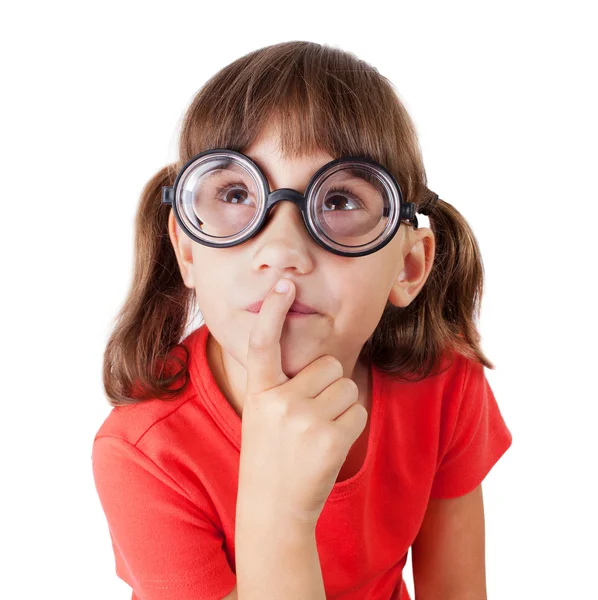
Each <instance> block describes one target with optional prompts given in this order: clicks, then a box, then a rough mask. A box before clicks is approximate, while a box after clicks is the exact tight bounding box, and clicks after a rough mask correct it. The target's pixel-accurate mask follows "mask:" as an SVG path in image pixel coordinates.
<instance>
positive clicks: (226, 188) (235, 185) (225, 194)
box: [215, 181, 251, 206]
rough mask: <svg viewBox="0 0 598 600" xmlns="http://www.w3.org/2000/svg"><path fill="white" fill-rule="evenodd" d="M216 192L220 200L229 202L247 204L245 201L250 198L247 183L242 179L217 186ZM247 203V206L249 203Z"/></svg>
mask: <svg viewBox="0 0 598 600" xmlns="http://www.w3.org/2000/svg"><path fill="white" fill-rule="evenodd" d="M233 190H234V191H233ZM215 194H216V198H218V200H221V201H222V202H226V203H227V204H245V201H246V200H248V199H249V192H248V191H247V189H246V187H245V184H243V183H241V182H240V181H237V182H232V181H231V182H228V183H226V184H225V185H223V186H222V187H218V188H216V190H215ZM245 205H246V206H247V204H245ZM249 205H251V204H249Z"/></svg>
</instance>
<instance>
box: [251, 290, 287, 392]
mask: <svg viewBox="0 0 598 600" xmlns="http://www.w3.org/2000/svg"><path fill="white" fill-rule="evenodd" d="M281 281H285V282H286V283H287V284H288V286H289V288H290V289H289V290H288V291H287V292H286V293H285V292H283V293H280V292H277V291H276V286H275V287H274V288H272V289H271V290H270V293H269V294H268V295H267V296H266V298H265V299H264V302H263V304H262V307H261V309H260V312H259V313H258V315H257V319H256V322H255V323H254V325H253V328H252V330H251V333H250V334H249V347H248V348H247V387H246V390H245V391H246V394H259V393H261V392H264V391H266V390H269V389H271V388H273V387H276V386H278V385H282V384H283V383H284V382H285V381H288V380H289V378H288V377H287V376H286V375H285V374H284V372H283V370H282V358H281V351H280V337H281V335H282V328H283V326H284V322H285V319H286V316H287V313H288V311H289V308H290V307H291V304H293V300H294V299H295V286H294V285H293V283H291V281H289V280H288V279H282V280H281ZM279 283H280V282H279ZM277 285H278V284H277Z"/></svg>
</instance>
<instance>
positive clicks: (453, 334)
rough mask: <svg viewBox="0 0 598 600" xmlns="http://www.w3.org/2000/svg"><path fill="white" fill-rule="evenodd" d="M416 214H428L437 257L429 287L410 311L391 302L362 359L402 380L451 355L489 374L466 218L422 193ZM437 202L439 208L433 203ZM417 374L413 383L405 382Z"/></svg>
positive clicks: (477, 267) (478, 276)
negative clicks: (479, 327)
mask: <svg viewBox="0 0 598 600" xmlns="http://www.w3.org/2000/svg"><path fill="white" fill-rule="evenodd" d="M421 196H422V197H421V201H420V202H418V203H417V204H418V207H417V208H416V210H417V212H421V213H427V212H428V210H429V211H430V213H429V219H430V228H431V229H432V231H433V232H434V236H435V242H436V254H435V257H434V264H433V266H432V269H431V271H430V274H429V276H428V279H427V281H426V283H425V284H424V286H423V288H422V289H421V291H420V292H419V294H418V295H417V296H416V297H415V298H414V300H413V301H412V302H411V303H410V304H409V305H408V306H406V307H403V308H400V307H396V306H394V305H392V304H391V303H390V302H387V305H386V307H385V309H384V312H383V314H382V318H381V320H380V323H379V324H378V326H377V327H376V330H375V331H374V333H373V334H372V336H371V337H370V339H369V340H368V341H367V342H366V344H365V345H364V347H363V348H362V353H361V354H362V356H364V357H365V358H366V359H368V360H371V361H372V362H373V363H374V364H376V366H377V367H378V368H379V369H380V370H382V371H385V372H387V373H391V374H393V375H395V376H396V377H398V378H400V379H406V380H409V381H420V380H421V379H424V378H425V377H428V376H429V375H430V374H431V373H437V372H438V371H437V368H438V367H439V366H440V365H441V364H443V363H442V361H441V359H442V358H443V357H445V356H450V355H451V354H452V353H453V352H456V353H459V354H462V355H464V356H466V357H468V358H470V359H472V360H474V361H476V362H480V363H482V364H483V365H484V366H485V367H487V368H489V369H494V368H495V367H494V365H493V364H492V363H491V362H490V360H489V359H488V358H487V357H486V355H485V354H484V352H483V351H482V349H481V347H480V339H481V336H480V333H479V332H478V329H477V324H476V321H477V320H478V319H479V311H480V303H481V298H482V294H483V285H484V266H483V262H482V255H481V253H480V249H479V246H478V243H477V240H476V238H475V235H474V233H473V231H472V229H471V227H470V226H469V224H468V223H467V221H466V220H465V218H464V217H463V215H462V214H461V213H460V212H459V211H458V210H457V209H456V208H455V207H454V206H452V205H451V204H449V203H448V202H444V201H443V200H441V199H440V198H437V196H436V194H434V193H433V192H431V191H430V190H429V189H427V188H424V192H423V193H422V194H421ZM434 201H435V202H434ZM406 374H413V375H415V377H411V376H409V377H404V375H406Z"/></svg>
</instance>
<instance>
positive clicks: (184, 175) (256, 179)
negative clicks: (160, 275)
mask: <svg viewBox="0 0 598 600" xmlns="http://www.w3.org/2000/svg"><path fill="white" fill-rule="evenodd" d="M282 200H288V201H289V202H293V203H294V204H295V205H296V206H297V207H298V208H299V209H300V210H301V214H302V216H303V221H304V223H305V226H306V227H307V230H308V232H309V233H310V235H311V237H312V238H313V239H314V240H315V242H316V243H317V244H319V245H320V246H321V247H322V248H324V249H326V250H328V251H329V252H332V253H334V254H338V255H339V256H355V257H357V256H365V255H366V254H372V253H373V252H376V251H378V250H380V249H381V248H383V247H384V246H386V244H388V243H389V242H390V240H391V239H392V238H393V236H394V235H395V234H396V232H397V231H398V229H399V226H400V224H401V221H404V222H407V223H409V224H412V225H413V226H414V227H415V228H416V229H417V226H418V224H417V217H416V216H415V204H414V203H412V202H403V195H402V193H401V188H400V187H399V184H398V183H397V181H396V179H395V178H394V177H393V176H392V174H391V173H390V172H389V171H388V170H387V169H385V168H384V167H383V166H382V165H380V164H378V163H376V162H374V161H372V160H369V159H366V158H361V157H356V156H343V157H341V158H337V159H335V160H332V161H330V162H329V163H327V164H325V165H324V166H322V167H321V168H320V169H319V170H318V171H317V172H316V173H315V174H314V175H313V177H312V178H311V180H310V181H309V184H308V185H307V188H306V190H305V194H301V193H300V192H298V191H297V190H292V189H289V188H281V189H278V190H275V191H270V188H269V186H268V180H267V178H266V177H265V176H264V174H263V173H262V171H261V170H260V168H259V167H258V166H257V165H256V164H255V163H254V162H253V161H252V160H251V159H250V158H249V157H248V156H245V155H244V154H242V153H240V152H236V151H234V150H228V149H225V148H216V149H213V150H207V151H205V152H202V153H200V154H197V155H196V156H194V157H193V158H192V159H190V160H189V161H187V163H185V165H184V166H183V167H182V169H181V170H180V172H179V174H178V175H177V177H176V180H175V182H174V185H173V186H172V187H167V186H164V187H163V188H162V203H163V204H170V205H172V207H173V210H174V215H175V218H176V220H177V222H178V224H179V225H180V227H181V229H182V230H183V231H184V232H185V233H186V234H187V235H188V236H189V237H190V238H191V239H193V240H195V241H196V242H199V243H200V244H203V245H205V246H210V247H211V248H228V247H230V246H236V245H238V244H242V243H243V242H246V241H247V240H249V239H251V238H252V237H254V236H255V235H257V234H258V233H259V232H260V231H261V229H262V227H264V225H265V222H266V219H267V216H268V214H269V212H270V209H271V208H272V207H273V206H274V205H275V204H276V203H277V202H280V201H282Z"/></svg>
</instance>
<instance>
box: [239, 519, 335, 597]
mask: <svg viewBox="0 0 598 600" xmlns="http://www.w3.org/2000/svg"><path fill="white" fill-rule="evenodd" d="M235 527H236V529H235V560H236V571H237V573H236V575H237V593H238V596H239V600H263V599H264V598H268V599H269V600H295V599H297V600H305V599H306V598H309V599H310V600H326V595H325V593H324V581H323V579H322V569H321V567H320V558H319V556H318V550H317V546H316V533H315V528H314V527H311V526H310V527H301V526H297V525H293V526H291V525H290V524H288V523H285V524H281V523H279V522H275V521H272V520H267V519H261V520H256V519H254V518H251V517H247V518H244V517H243V516H242V515H239V514H237V522H236V525H235Z"/></svg>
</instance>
